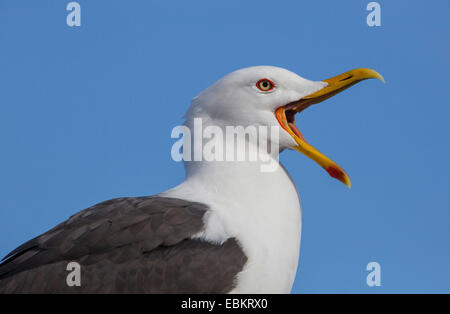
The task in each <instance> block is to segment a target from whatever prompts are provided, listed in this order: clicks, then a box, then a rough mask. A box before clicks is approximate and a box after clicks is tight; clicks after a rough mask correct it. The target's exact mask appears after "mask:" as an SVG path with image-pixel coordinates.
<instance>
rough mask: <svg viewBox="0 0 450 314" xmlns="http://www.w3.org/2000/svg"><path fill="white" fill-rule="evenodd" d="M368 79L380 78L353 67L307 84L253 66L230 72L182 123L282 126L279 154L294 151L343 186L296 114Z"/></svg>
mask: <svg viewBox="0 0 450 314" xmlns="http://www.w3.org/2000/svg"><path fill="white" fill-rule="evenodd" d="M368 78H378V79H381V80H382V77H381V76H380V75H379V74H378V73H377V72H375V71H373V70H370V69H356V70H351V71H348V72H345V73H343V74H341V75H338V76H336V77H333V78H331V79H327V80H324V81H316V82H315V81H310V80H307V79H304V78H302V77H300V76H298V75H297V74H295V73H293V72H290V71H288V70H286V69H282V68H278V67H273V66H256V67H249V68H244V69H241V70H237V71H235V72H232V73H230V74H228V75H226V76H225V77H223V78H221V79H220V80H218V81H217V82H216V83H214V84H213V85H211V86H210V87H208V88H207V89H205V90H204V91H203V92H201V93H200V94H199V95H198V96H197V97H195V98H194V99H193V101H192V104H191V107H190V108H189V110H188V112H187V114H186V120H187V121H186V125H188V126H190V125H191V124H192V121H193V119H194V118H202V120H203V121H204V122H206V123H207V124H209V125H217V126H220V127H223V126H243V127H247V126H250V125H253V126H277V127H280V132H279V139H278V145H279V147H280V150H283V149H285V148H292V149H296V150H298V151H300V152H302V153H304V154H305V155H307V156H308V157H310V158H312V159H313V160H315V161H316V162H317V163H318V164H320V165H321V166H322V167H324V168H325V169H326V170H327V171H328V172H329V174H330V175H331V176H333V177H335V178H337V179H339V180H340V181H342V182H344V183H345V184H347V185H350V180H349V178H348V176H347V175H346V174H345V172H344V171H343V170H342V169H341V168H340V167H339V166H338V165H337V164H335V163H334V162H333V161H331V160H330V159H329V158H328V157H326V156H324V155H323V154H321V153H320V152H318V151H317V150H316V149H315V148H314V147H312V146H311V145H309V144H308V143H307V142H306V141H305V139H304V138H303V136H302V134H301V133H300V130H299V129H298V127H297V126H296V125H295V120H294V116H295V114H296V113H299V112H301V111H303V110H304V109H305V108H307V107H308V106H310V105H312V104H315V103H318V102H321V101H323V100H325V99H327V98H329V97H331V96H333V95H335V94H337V93H338V92H340V91H342V90H344V89H346V88H348V87H350V86H352V85H354V84H356V83H358V82H360V81H362V80H364V79H368Z"/></svg>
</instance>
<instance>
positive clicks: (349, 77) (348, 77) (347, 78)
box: [339, 74, 353, 82]
mask: <svg viewBox="0 0 450 314" xmlns="http://www.w3.org/2000/svg"><path fill="white" fill-rule="evenodd" d="M352 77H353V75H351V74H350V75H349V76H347V77H346V78H344V79H342V80H339V82H343V81H346V80H349V79H351V78H352Z"/></svg>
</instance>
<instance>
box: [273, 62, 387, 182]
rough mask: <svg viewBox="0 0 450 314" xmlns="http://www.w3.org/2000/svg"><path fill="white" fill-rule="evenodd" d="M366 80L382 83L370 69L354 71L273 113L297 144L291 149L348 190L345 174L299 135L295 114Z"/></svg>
mask: <svg viewBox="0 0 450 314" xmlns="http://www.w3.org/2000/svg"><path fill="white" fill-rule="evenodd" d="M367 79H379V80H381V81H382V82H384V79H383V77H382V76H381V75H380V74H379V73H378V72H376V71H374V70H371V69H355V70H351V71H348V72H345V73H342V74H340V75H338V76H335V77H332V78H329V79H327V80H324V82H325V83H327V84H328V85H327V86H325V87H324V88H322V89H320V90H318V91H317V92H315V93H312V94H310V95H308V96H305V97H303V98H302V99H300V100H299V101H296V102H293V103H290V104H287V105H285V106H282V107H280V108H278V109H277V110H276V111H275V115H276V117H277V119H278V122H279V123H280V125H281V127H282V128H283V129H285V130H286V131H287V132H288V133H289V134H290V135H291V136H292V137H293V139H294V140H295V142H296V143H297V145H296V146H294V147H293V148H294V149H295V150H297V151H299V152H301V153H303V154H305V155H306V156H308V157H309V158H311V159H312V160H314V161H315V162H317V163H318V164H319V165H320V166H321V167H322V168H324V169H325V170H326V171H327V172H328V173H329V174H330V176H332V177H333V178H336V179H338V180H339V181H341V182H342V183H344V184H345V185H347V186H348V187H349V188H350V186H351V182H350V178H349V176H348V175H347V173H346V172H345V171H344V169H342V168H341V167H340V166H339V165H338V164H336V163H335V162H334V161H332V160H331V159H330V158H328V157H327V156H325V155H324V154H322V153H321V152H319V151H318V150H317V149H315V148H314V147H313V146H311V145H310V144H308V143H307V142H306V140H305V138H304V137H303V135H302V134H301V133H300V130H299V129H298V127H297V126H296V125H295V123H294V115H295V113H298V112H301V111H302V110H304V109H306V108H307V107H309V106H311V105H313V104H317V103H319V102H322V101H324V100H325V99H328V98H330V97H332V96H334V95H336V94H338V93H340V92H342V91H343V90H345V89H347V88H349V87H350V86H353V85H355V84H356V83H359V82H361V81H363V80H367Z"/></svg>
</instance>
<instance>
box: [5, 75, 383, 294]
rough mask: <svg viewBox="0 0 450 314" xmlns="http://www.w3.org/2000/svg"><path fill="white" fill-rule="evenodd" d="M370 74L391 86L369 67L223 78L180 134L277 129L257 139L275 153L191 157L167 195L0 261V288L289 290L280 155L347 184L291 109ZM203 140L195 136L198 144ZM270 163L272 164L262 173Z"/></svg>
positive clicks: (66, 225) (288, 188) (290, 218)
mask: <svg viewBox="0 0 450 314" xmlns="http://www.w3.org/2000/svg"><path fill="white" fill-rule="evenodd" d="M373 78H374V79H380V80H382V81H384V80H383V78H382V76H381V75H380V74H379V73H377V72H376V71H374V70H371V69H362V68H360V69H355V70H351V71H348V72H345V73H343V74H340V75H337V76H334V77H332V78H330V79H326V80H323V81H311V80H307V79H305V78H302V77H300V76H299V75H297V74H295V73H293V72H291V71H288V70H286V69H283V68H279V67H274V66H255V67H249V68H244V69H240V70H237V71H234V72H232V73H230V74H228V75H226V76H224V77H223V78H221V79H220V80H218V81H217V82H216V83H214V84H213V85H211V86H210V87H208V88H207V89H205V90H204V91H203V92H201V93H200V94H199V95H198V96H196V97H195V98H194V99H193V101H192V103H191V106H190V107H189V109H188V111H187V113H186V115H185V119H186V120H185V123H184V127H185V129H187V130H191V131H193V129H194V125H195V123H196V121H201V123H202V127H203V130H206V129H208V127H214V128H216V130H217V129H218V130H224V133H225V130H226V128H227V127H230V126H241V127H243V128H245V129H246V128H249V127H250V128H251V127H270V128H275V129H276V130H277V133H276V136H266V135H261V134H258V135H261V136H260V137H259V138H260V139H261V138H262V139H263V140H266V141H269V142H270V144H275V145H269V146H270V147H271V148H272V147H276V149H271V150H270V151H269V150H268V149H266V148H267V147H269V146H267V145H266V146H264V149H263V148H262V146H261V141H260V140H258V141H254V140H250V138H249V137H245V139H246V140H245V141H244V144H245V145H244V146H245V151H246V152H247V151H248V150H249V149H250V148H255V149H256V151H257V152H258V154H259V155H260V157H264V158H257V159H256V160H248V159H245V158H244V160H236V159H233V158H231V160H229V158H228V159H227V158H225V159H217V160H209V159H208V160H205V159H200V160H198V159H195V158H194V159H191V158H187V159H185V160H184V165H185V170H186V178H185V180H184V181H183V182H182V183H181V184H179V185H177V186H175V187H174V188H172V189H170V190H167V191H164V192H162V193H160V194H157V195H153V196H143V197H122V198H116V199H112V200H108V201H105V202H102V203H99V204H97V205H94V206H92V207H89V208H87V209H85V210H82V211H80V212H78V213H76V214H74V215H73V216H71V217H70V218H69V219H68V220H66V221H64V222H62V223H60V224H59V225H57V226H55V227H54V228H52V229H51V230H49V231H47V232H45V233H43V234H41V235H39V236H37V237H36V238H34V239H32V240H30V241H28V242H26V243H24V244H22V245H20V246H19V247H18V248H16V249H15V250H13V251H12V252H11V253H9V254H8V255H7V256H6V257H5V258H4V259H3V262H2V264H1V265H0V292H2V293H48V292H50V293H289V292H290V291H291V289H292V285H293V282H294V279H295V275H296V272H297V265H298V259H299V252H300V238H301V207H300V200H299V194H298V191H297V188H296V186H295V183H294V182H293V180H292V179H291V177H290V175H289V174H288V172H287V171H286V170H285V168H284V167H283V166H282V165H281V164H280V163H279V160H278V155H279V153H281V152H282V151H284V150H286V149H292V150H296V151H299V152H301V153H302V154H304V155H306V156H307V157H309V158H311V159H312V160H313V161H315V162H316V163H317V164H318V165H320V166H321V167H322V168H324V169H325V170H326V171H327V172H328V174H329V175H330V176H331V177H333V178H336V179H337V180H339V181H341V182H342V183H344V184H345V185H347V186H348V187H350V178H349V176H348V175H347V174H346V172H345V171H344V170H343V169H342V168H341V167H340V166H339V165H337V164H336V163H335V162H334V161H332V160H331V159H330V158H328V157H327V156H325V155H324V154H322V153H320V152H319V151H318V150H317V149H315V148H314V147H313V146H312V145H310V144H309V143H308V142H307V141H306V140H305V138H304V136H303V135H302V133H301V132H300V129H299V127H298V126H297V125H296V124H295V116H296V114H300V113H301V112H302V111H303V110H305V109H306V108H308V107H309V106H311V105H313V104H317V103H320V102H322V101H324V100H326V99H328V98H329V97H331V96H334V95H336V94H337V93H340V92H342V91H343V90H345V89H347V88H348V87H350V86H352V85H354V84H356V83H358V82H361V81H363V80H366V79H373ZM198 138H199V137H198V136H196V135H194V136H192V137H191V138H190V139H191V141H192V142H193V144H194V146H195V144H196V142H197V141H198ZM247 138H248V139H247ZM187 142H188V141H186V142H185V143H187ZM229 142H230V141H229V140H226V141H223V142H221V143H222V146H218V147H216V149H220V150H221V151H222V152H223V153H224V155H226V153H227V151H230V150H232V149H235V148H236V145H235V143H234V142H233V143H231V144H230V143H229ZM206 145H207V144H201V145H200V146H201V147H200V148H201V149H204V148H205V146H206ZM201 151H203V150H201ZM267 161H271V162H273V163H275V164H276V165H277V167H275V168H274V169H272V170H271V171H262V166H263V163H267ZM72 263H75V265H78V266H79V268H78V272H77V274H76V275H77V276H78V277H79V278H78V279H77V280H78V281H77V284H70V280H68V277H69V275H73V274H72V273H71V272H70V270H71V269H70V268H69V267H68V265H70V264H71V265H73V264H72Z"/></svg>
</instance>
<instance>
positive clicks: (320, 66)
mask: <svg viewBox="0 0 450 314" xmlns="http://www.w3.org/2000/svg"><path fill="white" fill-rule="evenodd" d="M68 2H69V1H52V0H40V1H19V0H14V1H12V0H9V1H7V0H3V1H1V2H0V42H1V45H0V147H1V150H0V151H1V154H0V196H1V200H2V201H1V205H0V255H2V256H4V255H5V254H7V253H8V252H9V251H10V250H12V249H14V248H15V247H16V246H18V245H19V244H21V243H22V242H24V241H26V240H28V239H30V238H32V237H34V236H36V235H38V234H40V233H42V232H44V231H46V230H47V229H49V228H51V227H53V226H54V225H56V224H57V223H59V222H61V221H62V220H65V219H67V218H68V217H69V216H70V215H71V214H73V213H75V212H76V211H78V210H81V209H84V208H86V207H88V206H90V205H93V204H95V203H97V202H100V201H103V200H106V199H110V198H114V197H119V196H136V195H151V194H155V193H158V192H161V191H163V190H166V189H167V188H169V187H172V186H174V185H176V184H178V183H179V182H181V181H182V180H183V177H184V172H183V167H182V165H181V164H179V163H175V162H174V161H172V159H171V158H170V149H171V145H172V144H173V142H174V140H172V139H171V138H170V132H171V130H172V127H173V126H175V125H178V124H180V123H181V121H182V120H181V118H182V116H183V114H184V112H185V110H186V109H187V107H188V105H189V102H190V99H191V98H192V97H194V96H195V95H196V94H198V93H199V92H200V91H201V90H203V89H204V88H206V87H207V86H208V85H210V84H211V83H213V82H214V81H215V80H216V79H218V78H220V77H221V76H223V75H225V74H227V73H229V72H231V71H233V70H236V69H239V68H242V67H246V66H252V65H261V64H265V65H276V66H281V67H285V68H287V69H289V70H292V71H294V72H296V73H298V74H300V75H301V76H303V77H306V78H309V79H313V80H320V79H325V78H328V77H331V76H334V75H336V74H339V73H342V72H344V71H347V70H350V69H353V68H357V67H369V68H373V69H376V70H377V71H379V72H380V73H381V74H382V75H383V76H384V77H385V79H386V84H385V85H383V84H382V83H380V82H378V81H367V82H363V83H362V84H359V85H357V86H355V87H353V88H351V89H349V90H348V91H346V92H344V93H342V94H340V95H338V96H336V97H334V98H332V99H330V100H328V101H326V102H324V103H321V104H319V105H316V106H313V107H312V108H310V109H308V110H307V111H305V112H304V114H302V117H301V118H300V120H299V125H300V126H301V129H302V131H303V134H304V135H305V137H306V138H307V139H308V141H309V142H310V143H312V144H313V145H314V146H315V147H317V148H318V149H319V150H321V151H322V152H323V153H325V154H326V155H328V156H329V157H331V158H332V159H334V160H335V161H336V162H337V163H338V164H340V165H341V166H342V167H343V168H344V169H346V171H347V172H348V174H349V175H350V178H351V179H352V189H351V190H348V189H347V188H346V187H345V186H344V185H343V184H341V183H339V182H338V181H336V180H332V179H331V178H330V177H328V176H327V174H326V173H325V172H324V171H323V169H321V168H320V167H318V166H317V165H316V164H315V163H314V162H313V161H311V160H310V159H308V158H306V157H304V156H302V155H300V154H298V153H296V152H285V153H283V155H282V157H281V161H282V162H283V164H284V165H285V166H286V168H287V169H288V170H289V172H290V173H291V175H292V177H293V179H294V181H295V182H296V183H297V186H298V189H299V192H300V196H301V200H302V207H303V234H302V247H301V257H300V263H299V266H300V267H299V271H298V273H297V278H296V281H295V284H294V288H293V292H295V293H310V292H344V293H346V292H357V293H391V292H394V293H397V292H406V293H410V292H412V293H417V292H450V245H449V241H450V206H449V202H450V193H449V191H448V188H449V175H450V166H449V160H450V144H449V126H448V121H449V114H450V101H449V96H448V88H449V86H450V84H449V83H450V82H449V80H450V75H449V69H450V42H449V37H448V33H449V26H450V20H449V19H448V12H449V11H450V2H448V1H444V0H441V1H437V0H436V1H432V2H430V1H412V0H410V1H406V0H403V1H400V0H398V1H379V3H380V4H381V23H382V25H381V27H373V28H371V27H368V26H367V24H366V16H367V14H368V12H367V11H366V10H365V8H366V5H367V3H368V2H369V1H361V0H352V1H331V0H329V1H245V2H244V1H206V0H203V1H199V0H195V1H193V0H192V1H143V0H142V1H123V0H122V1H87V0H80V1H79V3H80V5H81V10H82V16H81V23H82V25H81V27H79V28H77V27H75V28H70V27H68V26H67V25H66V15H67V12H66V10H65V6H66V4H67V3H68ZM372 261H376V262H378V263H380V265H381V281H382V282H381V284H382V285H381V287H368V286H367V285H366V275H367V274H368V272H367V271H366V270H365V268H366V265H367V264H368V263H369V262H372Z"/></svg>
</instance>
